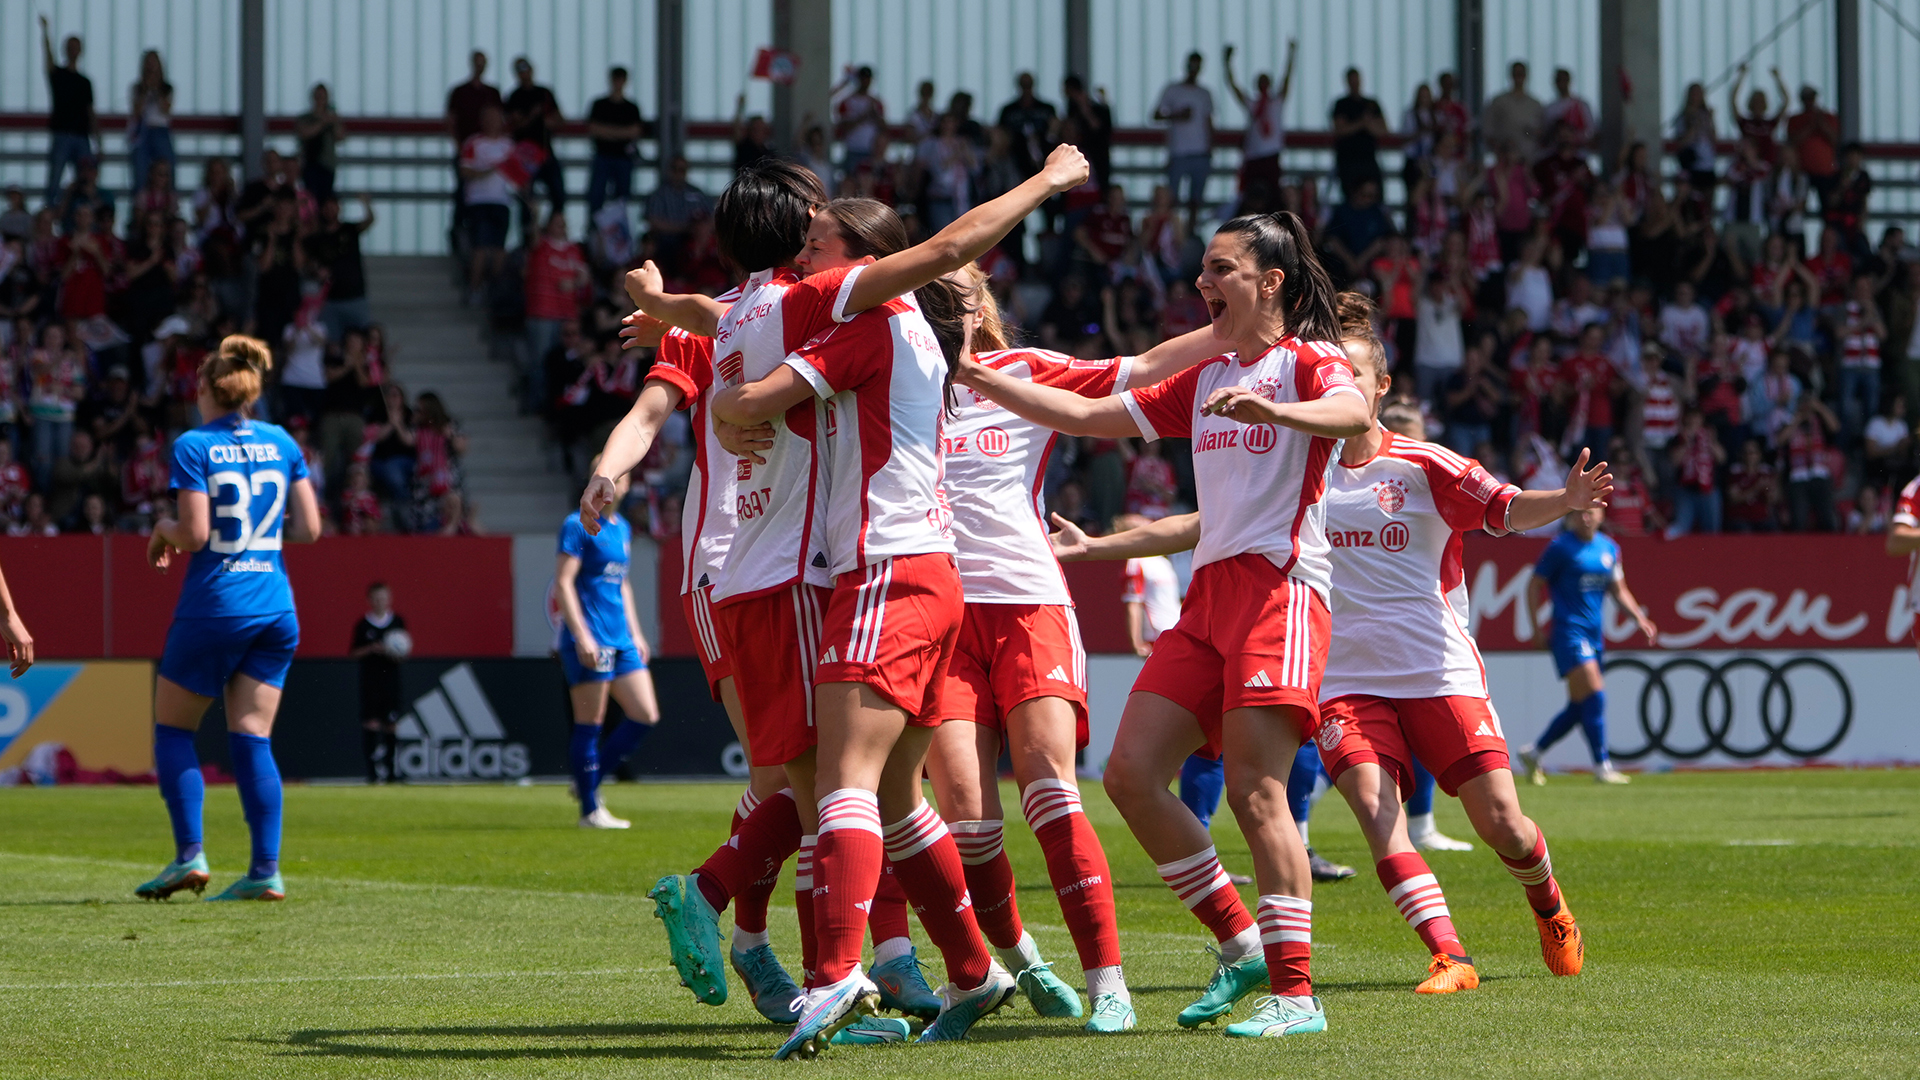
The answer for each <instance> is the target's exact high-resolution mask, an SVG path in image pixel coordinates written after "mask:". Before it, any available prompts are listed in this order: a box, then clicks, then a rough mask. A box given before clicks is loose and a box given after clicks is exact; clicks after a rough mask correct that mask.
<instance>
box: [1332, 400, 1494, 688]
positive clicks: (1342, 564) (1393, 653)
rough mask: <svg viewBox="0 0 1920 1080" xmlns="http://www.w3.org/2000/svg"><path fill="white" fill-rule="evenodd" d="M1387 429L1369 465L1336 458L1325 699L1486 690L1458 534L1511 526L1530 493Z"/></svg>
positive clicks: (1470, 462) (1451, 454) (1468, 460)
mask: <svg viewBox="0 0 1920 1080" xmlns="http://www.w3.org/2000/svg"><path fill="white" fill-rule="evenodd" d="M1384 434H1385V441H1384V442H1382V443H1381V444H1380V452H1379V453H1377V454H1375V455H1374V456H1373V459H1372V460H1371V461H1368V462H1367V463H1366V464H1364V465H1347V464H1345V463H1344V462H1338V461H1336V462H1335V463H1334V466H1333V478H1332V481H1331V486H1330V489H1329V490H1328V492H1327V536H1328V539H1330V540H1331V541H1332V543H1333V556H1332V563H1333V599H1332V601H1331V602H1330V603H1329V604H1328V607H1329V608H1330V609H1331V611H1332V615H1333V647H1332V649H1331V650H1329V652H1328V654H1327V671H1326V675H1325V676H1324V677H1323V678H1322V679H1321V681H1320V698H1321V700H1322V701H1328V700H1331V699H1333V698H1336V697H1339V696H1340V695H1342V694H1372V695H1376V696H1379V697H1388V698H1427V697H1451V696H1461V697H1479V698H1483V697H1486V696H1487V675H1486V668H1485V666H1484V665H1483V664H1482V663H1481V661H1480V650H1479V648H1478V647H1477V646H1475V645H1474V642H1473V638H1471V637H1469V636H1468V635H1467V586H1466V576H1465V574H1464V573H1463V571H1462V567H1461V555H1460V549H1461V543H1460V537H1461V534H1462V533H1464V532H1466V531H1467V530H1469V529H1484V530H1485V531H1487V532H1489V533H1491V534H1493V535H1495V536H1500V535H1503V534H1505V533H1506V531H1507V508H1508V506H1509V505H1510V504H1511V503H1512V502H1513V498H1514V496H1516V495H1518V494H1520V489H1519V488H1517V487H1514V486H1513V485H1512V484H1503V483H1501V482H1500V481H1498V480H1496V479H1494V478H1493V476H1492V475H1491V474H1489V473H1488V472H1487V470H1485V469H1483V468H1481V467H1480V463H1479V462H1477V461H1474V460H1473V459H1471V458H1463V457H1461V456H1460V455H1458V454H1456V453H1454V452H1453V451H1451V450H1448V449H1446V448H1444V447H1441V446H1436V445H1434V444H1433V443H1428V442H1420V441H1418V440H1416V439H1407V438H1402V437H1401V436H1399V435H1395V434H1394V433H1392V432H1390V431H1389V432H1385V433H1384Z"/></svg>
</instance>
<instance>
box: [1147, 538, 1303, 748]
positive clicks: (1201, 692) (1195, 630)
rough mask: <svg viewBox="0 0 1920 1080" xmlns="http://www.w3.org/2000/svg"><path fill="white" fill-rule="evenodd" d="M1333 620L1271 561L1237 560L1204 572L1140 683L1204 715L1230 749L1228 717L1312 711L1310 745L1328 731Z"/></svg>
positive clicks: (1210, 735) (1212, 740)
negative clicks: (1325, 695)
mask: <svg viewBox="0 0 1920 1080" xmlns="http://www.w3.org/2000/svg"><path fill="white" fill-rule="evenodd" d="M1332 623H1333V620H1332V616H1331V615H1330V614H1329V613H1328V611H1327V604H1326V601H1324V600H1322V599H1320V594H1319V593H1317V592H1315V591H1314V590H1313V587H1312V586H1311V585H1308V584H1307V583H1306V582H1304V581H1301V580H1299V579H1298V578H1290V577H1287V576H1286V575H1284V574H1282V573H1280V568H1279V567H1277V566H1275V565H1273V561H1272V560H1271V559H1268V558H1267V557H1266V556H1265V555H1235V556H1234V557H1233V558H1231V559H1223V560H1221V561H1220V562H1214V563H1208V564H1207V565H1205V566H1203V567H1201V568H1200V569H1198V570H1196V571H1194V574H1193V584H1192V585H1191V586H1189V587H1188V589H1187V599H1186V603H1185V605H1184V606H1183V607H1182V608H1181V611H1180V621H1179V622H1177V623H1175V624H1174V625H1173V629H1171V630H1166V631H1163V632H1162V633H1161V635H1160V636H1159V638H1157V639H1155V641H1154V643H1153V655H1152V656H1149V657H1147V663H1146V666H1145V667H1143V668H1141V669H1140V675H1139V677H1138V678H1136V679H1134V681H1133V689H1134V692H1135V693H1139V692H1141V691H1145V692H1147V693H1150V694H1158V695H1160V696H1161V697H1163V698H1166V699H1167V700H1168V701H1171V702H1173V703H1174V704H1175V705H1178V706H1180V707H1181V708H1183V709H1185V710H1187V711H1188V712H1190V713H1192V714H1194V716H1195V717H1197V718H1198V719H1199V721H1200V730H1201V731H1203V732H1205V733H1206V736H1207V742H1208V744H1209V745H1211V746H1212V747H1214V748H1215V749H1216V750H1217V749H1218V748H1219V747H1220V745H1221V741H1220V715H1221V714H1222V713H1224V712H1225V711H1226V710H1228V709H1242V708H1247V707H1249V706H1272V705H1291V706H1294V707H1296V708H1298V709H1300V710H1301V711H1302V712H1304V713H1306V729H1305V730H1303V731H1301V732H1300V737H1301V738H1302V739H1311V738H1313V735H1314V732H1315V731H1316V730H1318V729H1319V726H1320V676H1321V675H1322V674H1323V673H1325V671H1326V670H1327V638H1328V636H1329V634H1330V632H1331V630H1332Z"/></svg>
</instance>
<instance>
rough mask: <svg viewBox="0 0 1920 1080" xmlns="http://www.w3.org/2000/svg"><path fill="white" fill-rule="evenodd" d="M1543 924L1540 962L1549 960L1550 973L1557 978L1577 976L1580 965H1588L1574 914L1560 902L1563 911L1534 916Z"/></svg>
mask: <svg viewBox="0 0 1920 1080" xmlns="http://www.w3.org/2000/svg"><path fill="white" fill-rule="evenodd" d="M1534 921H1536V922H1538V923H1539V924H1540V959H1542V960H1544V961H1546V964H1547V970H1548V971H1551V972H1553V973H1554V974H1555V975H1578V974H1580V965H1581V964H1583V963H1585V962H1586V958H1587V946H1586V943H1585V942H1584V941H1582V940H1581V938H1580V926H1579V924H1578V923H1576V922H1574V921H1573V912H1571V911H1569V910H1567V904H1566V901H1564V900H1563V901H1561V902H1560V910H1559V911H1556V912H1554V913H1553V914H1552V915H1551V916H1549V917H1547V918H1544V919H1543V918H1541V917H1540V916H1539V915H1537V914H1536V915H1535V916H1534Z"/></svg>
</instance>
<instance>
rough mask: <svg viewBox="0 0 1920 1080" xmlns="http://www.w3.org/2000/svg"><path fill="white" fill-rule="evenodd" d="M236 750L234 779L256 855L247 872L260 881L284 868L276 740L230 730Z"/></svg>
mask: <svg viewBox="0 0 1920 1080" xmlns="http://www.w3.org/2000/svg"><path fill="white" fill-rule="evenodd" d="M227 749H228V750H229V751H230V752H231V753H232V754H233V782H234V786H235V787H237V788H239V789H240V809H241V810H242V811H243V812H244V813H245V814H246V816H247V831H248V832H249V833H251V834H252V835H253V859H252V862H250V863H249V864H248V866H247V876H248V877H250V878H253V879H254V880H256V881H260V880H264V879H266V878H270V877H272V876H273V875H275V874H277V873H279V872H280V767H279V766H278V765H275V764H274V763H273V743H272V741H271V740H269V739H264V738H262V737H260V736H258V735H243V734H241V733H240V732H237V731H229V732H227Z"/></svg>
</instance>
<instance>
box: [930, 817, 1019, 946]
mask: <svg viewBox="0 0 1920 1080" xmlns="http://www.w3.org/2000/svg"><path fill="white" fill-rule="evenodd" d="M947 829H948V831H950V832H951V833H953V844H954V847H955V849H957V850H958V851H959V852H960V865H961V867H962V868H963V869H964V870H965V872H966V877H967V892H968V893H969V894H971V895H972V896H973V917H974V919H975V921H977V922H979V924H980V930H981V932H982V933H984V934H986V935H987V940H988V941H990V942H992V943H993V947H994V948H996V949H1011V948H1013V947H1014V946H1016V945H1018V944H1019V943H1020V936H1021V934H1022V933H1024V932H1025V931H1024V928H1023V927H1022V926H1021V925H1020V905H1019V904H1018V903H1016V902H1015V901H1014V898H1013V885H1014V882H1013V864H1011V863H1009V862H1007V850H1006V823H1005V822H1004V821H998V820H995V821H955V822H951V823H949V824H948V825H947Z"/></svg>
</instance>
